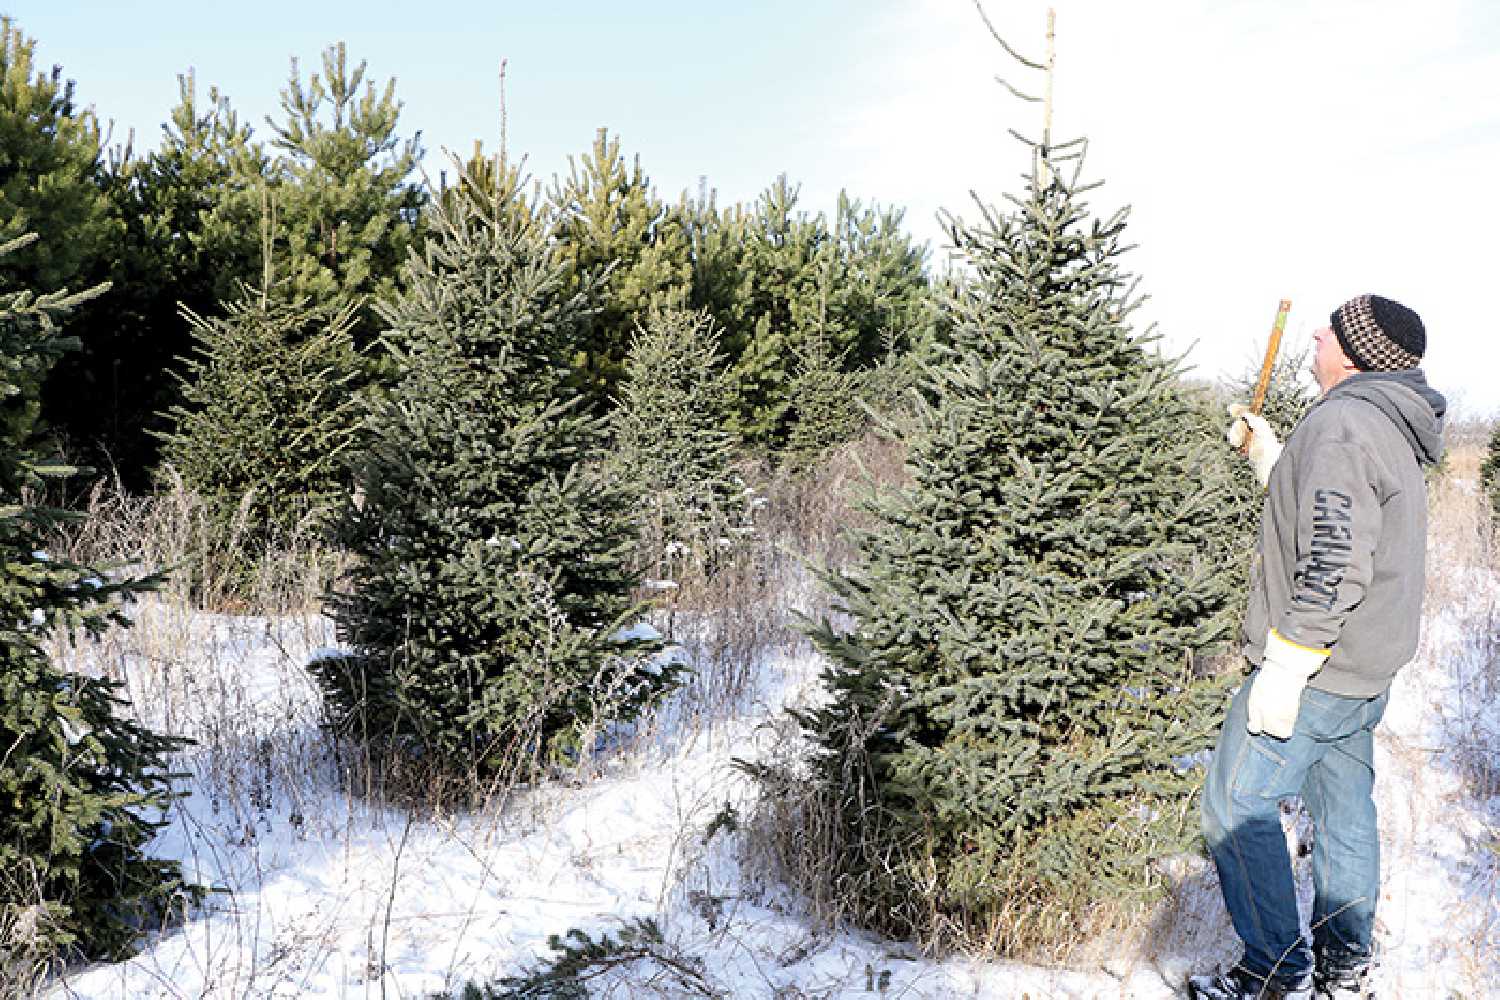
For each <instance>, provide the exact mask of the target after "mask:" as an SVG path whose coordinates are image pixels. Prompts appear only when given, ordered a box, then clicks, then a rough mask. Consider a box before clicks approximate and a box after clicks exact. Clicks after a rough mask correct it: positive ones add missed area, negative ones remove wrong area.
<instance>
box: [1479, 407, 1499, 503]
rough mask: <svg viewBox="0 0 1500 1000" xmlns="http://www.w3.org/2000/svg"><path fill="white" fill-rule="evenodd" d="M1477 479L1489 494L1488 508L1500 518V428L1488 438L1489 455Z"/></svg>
mask: <svg viewBox="0 0 1500 1000" xmlns="http://www.w3.org/2000/svg"><path fill="white" fill-rule="evenodd" d="M1479 479H1480V482H1481V483H1482V484H1483V486H1484V489H1485V492H1487V493H1488V494H1489V497H1490V506H1492V507H1494V508H1495V514H1496V516H1500V426H1497V427H1496V428H1495V433H1494V436H1492V437H1491V438H1490V450H1489V454H1488V455H1487V456H1486V457H1485V460H1484V464H1483V465H1482V466H1481V467H1480V470H1479Z"/></svg>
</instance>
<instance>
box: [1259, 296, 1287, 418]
mask: <svg viewBox="0 0 1500 1000" xmlns="http://www.w3.org/2000/svg"><path fill="white" fill-rule="evenodd" d="M1291 311H1292V300H1291V299H1282V300H1281V305H1279V306H1277V307H1276V322H1275V323H1274V324H1272V326H1271V339H1270V340H1269V341H1267V342H1266V358H1265V360H1264V361H1262V362H1261V363H1260V379H1259V380H1258V381H1256V383H1255V396H1254V397H1253V398H1252V399H1251V400H1250V412H1251V413H1259V412H1260V408H1261V407H1262V406H1265V405H1266V391H1267V390H1268V389H1270V388H1271V369H1273V368H1275V367H1276V352H1277V351H1279V350H1280V349H1281V335H1282V333H1284V332H1285V331H1286V317H1287V314H1288V313H1290V312H1291Z"/></svg>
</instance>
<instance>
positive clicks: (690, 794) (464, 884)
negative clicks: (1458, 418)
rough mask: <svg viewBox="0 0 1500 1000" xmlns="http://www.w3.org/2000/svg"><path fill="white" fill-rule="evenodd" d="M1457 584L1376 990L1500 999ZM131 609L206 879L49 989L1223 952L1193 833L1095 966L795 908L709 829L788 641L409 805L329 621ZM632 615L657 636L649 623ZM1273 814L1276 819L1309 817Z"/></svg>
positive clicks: (759, 981) (1424, 717)
mask: <svg viewBox="0 0 1500 1000" xmlns="http://www.w3.org/2000/svg"><path fill="white" fill-rule="evenodd" d="M1456 590H1457V594H1456V596H1455V597H1453V598H1451V599H1448V600H1445V601H1444V602H1443V603H1442V605H1441V607H1440V609H1439V610H1438V611H1437V612H1436V613H1435V614H1433V615H1432V616H1430V618H1429V621H1428V623H1427V628H1426V629H1425V634H1424V639H1423V645H1422V648H1421V650H1420V652H1419V655H1418V658H1417V660H1416V661H1415V662H1414V663H1413V664H1411V665H1410V666H1409V667H1408V668H1407V669H1406V670H1405V671H1403V673H1402V674H1401V675H1400V677H1399V678H1398V681H1397V684H1396V687H1395V690H1394V695H1393V698H1392V700H1391V707H1390V710H1389V713H1388V716H1387V719H1386V722H1385V725H1384V726H1383V727H1382V729H1381V730H1380V731H1379V736H1378V763H1377V773H1378V786H1377V792H1378V797H1379V805H1380V809H1381V813H1382V830H1383V837H1384V850H1385V863H1384V868H1385V884H1384V890H1383V894H1382V900H1381V910H1380V918H1379V919H1380V926H1379V941H1380V945H1381V948H1382V952H1383V962H1382V965H1381V967H1380V970H1379V973H1378V978H1377V981H1376V987H1377V992H1378V995H1380V996H1382V997H1434V998H1445V997H1448V996H1457V995H1461V996H1463V997H1469V998H1472V997H1480V996H1500V985H1497V984H1500V902H1497V886H1500V797H1497V794H1500V781H1497V780H1496V779H1497V776H1500V757H1497V754H1496V750H1497V748H1500V698H1497V697H1496V694H1497V692H1496V691H1495V690H1494V689H1493V687H1490V686H1489V685H1494V684H1495V683H1497V677H1500V671H1497V669H1496V665H1495V657H1496V652H1497V649H1500V630H1497V627H1496V626H1497V623H1500V613H1497V602H1500V596H1497V595H1500V581H1497V580H1496V579H1494V578H1493V576H1492V575H1489V574H1487V573H1483V572H1477V571H1476V572H1475V574H1474V575H1472V577H1470V578H1467V579H1466V580H1465V582H1464V584H1463V585H1462V586H1461V587H1459V588H1456ZM136 618H137V629H135V630H132V631H133V633H139V636H138V638H137V639H136V640H133V641H135V642H136V643H137V645H135V646H132V647H130V649H129V650H127V651H126V652H125V653H123V654H120V655H121V658H122V662H123V669H124V673H125V675H126V677H127V680H128V685H129V691H130V694H131V696H132V700H133V702H134V703H135V705H136V706H138V709H139V711H141V713H142V714H143V716H144V717H145V718H147V720H148V721H150V722H152V723H153V724H154V725H157V726H159V727H160V728H165V729H167V730H169V731H172V732H177V733H183V734H186V735H189V736H192V737H194V738H195V739H197V740H198V741H199V742H198V744H197V745H196V746H195V747H193V748H191V749H189V750H188V751H187V752H185V753H184V755H183V756H182V759H181V764H182V768H181V769H182V770H183V771H184V772H185V773H186V774H187V778H185V779H184V783H183V788H184V789H185V791H186V792H187V793H188V794H187V795H186V797H184V798H183V799H182V800H180V801H179V802H178V803H177V804H176V805H175V806H174V807H173V808H172V810H171V813H170V817H169V819H170V822H169V825H168V826H167V827H166V828H165V829H164V830H163V831H162V833H161V835H160V837H159V839H158V841H157V843H156V844H155V845H154V848H153V853H156V854H158V855H165V856H171V857H176V858H180V859H182V860H183V862H184V865H185V867H186V869H187V871H188V874H189V875H190V876H191V877H193V878H196V879H198V880H201V881H202V882H203V883H205V884H208V885H212V886H214V887H216V889H215V892H214V893H213V894H212V896H211V898H210V899H209V900H208V901H207V903H206V904H205V905H204V906H203V907H202V908H200V909H199V910H198V911H197V912H195V913H192V914H191V915H190V916H189V918H188V919H187V920H186V922H185V923H183V924H182V925H181V926H178V927H174V928H172V929H169V930H166V931H164V932H160V933H156V934H153V935H151V936H150V937H149V938H148V939H147V940H146V941H145V942H144V944H143V947H142V949H141V951H140V953H139V954H138V955H136V956H135V957H134V958H132V959H130V960H129V961H126V962H122V963H118V964H96V965H92V966H86V967H78V968H73V969H70V970H68V971H67V972H66V974H65V975H62V976H61V977H60V978H58V979H57V980H56V981H54V982H53V983H52V984H51V985H50V987H49V990H48V992H47V993H46V994H45V995H46V996H49V997H53V998H75V997H76V998H89V1000H105V998H111V1000H113V998H122V1000H123V998H156V997H162V998H167V997H171V998H178V997H203V998H229V997H250V998H282V997H376V996H379V997H416V996H427V995H429V994H432V993H437V992H439V991H450V992H451V991H455V990H457V989H458V988H459V987H461V986H462V985H463V984H464V983H466V982H469V981H490V980H492V979H494V978H496V977H498V976H502V975H514V974H516V973H518V972H520V971H521V970H523V969H525V968H527V967H531V966H534V964H535V963H536V962H538V961H539V960H541V959H545V958H546V957H548V956H549V955H550V954H551V953H550V951H549V949H548V947H547V938H548V936H549V935H553V934H557V935H561V934H564V933H566V932H567V931H568V930H569V929H570V928H580V929H582V930H586V931H588V932H589V933H591V934H595V935H598V934H601V933H618V932H619V931H620V930H621V928H623V927H624V926H626V924H627V922H628V921H631V920H635V919H641V918H648V917H650V918H655V919H656V920H658V922H659V924H660V926H661V928H662V931H663V933H664V935H665V937H666V939H667V941H668V942H669V943H670V945H671V947H672V948H673V949H674V951H675V952H676V953H678V954H681V955H685V956H692V957H694V958H697V959H699V960H701V961H702V963H703V965H702V969H703V970H704V974H705V976H706V978H707V980H708V981H709V982H710V983H711V984H712V985H713V987H714V988H715V989H717V990H718V991H720V995H723V996H726V997H751V998H759V997H764V998H772V997H820V998H836V997H864V996H871V995H877V994H880V995H885V996H891V997H904V998H944V997H1020V996H1030V997H1033V998H1044V997H1045V998H1086V997H1087V998H1092V997H1142V998H1155V997H1171V996H1174V995H1176V987H1177V986H1178V985H1179V984H1180V983H1181V982H1182V979H1183V977H1184V976H1185V975H1186V974H1187V973H1188V972H1189V971H1200V970H1203V969H1205V968H1208V967H1210V966H1212V965H1214V964H1215V963H1219V962H1227V961H1229V960H1232V959H1233V958H1234V957H1235V955H1236V953H1237V948H1236V946H1235V944H1234V942H1233V940H1232V937H1231V936H1230V935H1229V932H1228V929H1227V922H1226V919H1225V917H1224V914H1223V908H1222V904H1221V903H1220V902H1219V901H1218V896H1217V889H1216V887H1215V885H1214V884H1213V878H1212V872H1211V869H1210V868H1209V867H1208V866H1207V865H1206V864H1205V863H1204V862H1203V861H1202V859H1200V858H1184V859H1169V860H1168V861H1167V862H1166V863H1167V865H1168V867H1169V869H1170V870H1171V871H1172V873H1173V875H1174V877H1175V878H1176V880H1177V883H1176V885H1177V891H1176V897H1177V904H1178V905H1177V907H1176V910H1175V912H1174V914H1173V915H1172V916H1171V918H1170V919H1164V920H1163V922H1162V923H1161V925H1160V926H1159V927H1155V928H1153V929H1152V933H1149V934H1146V935H1144V936H1143V938H1142V943H1140V944H1132V945H1128V946H1125V945H1122V947H1121V948H1119V949H1117V951H1116V954H1115V957H1114V958H1112V959H1111V960H1109V961H1108V962H1107V963H1105V968H1103V969H1092V970H1062V969H1054V968H1046V967H1039V966H1028V965H1023V964H1019V963H1015V962H1002V961H993V960H982V959H978V958H951V959H947V960H943V961H937V960H932V959H928V958H924V957H923V956H921V955H919V954H917V953H916V952H915V951H913V949H912V948H911V947H910V946H908V945H905V944H901V943H897V942H890V941H883V940H880V939H878V938H876V937H873V936H871V935H868V934H864V933H860V932H857V931H849V930H827V929H823V928H820V927H818V926H816V925H815V924H814V923H812V922H811V921H810V920H809V919H807V918H806V917H805V915H804V914H803V910H802V907H801V905H800V903H799V901H798V900H797V899H796V898H794V897H793V896H792V895H791V894H790V893H789V892H788V891H787V890H786V889H785V888H783V887H780V886H778V885H776V884H774V883H770V882H767V881H766V880H765V879H764V878H763V877H762V876H761V875H759V874H757V873H756V872H755V871H753V870H751V869H750V868H749V866H747V865H746V864H745V862H744V860H743V859H744V857H745V850H746V843H745V834H744V832H743V831H742V830H739V829H733V828H720V829H718V830H717V832H716V833H715V834H714V836H713V837H712V838H708V839H706V838H705V834H706V833H707V831H708V830H709V829H710V827H711V826H715V825H716V824H715V819H716V817H721V816H722V815H724V814H725V811H726V807H728V808H729V809H732V810H733V812H734V814H735V815H738V816H739V817H745V816H747V815H749V814H750V813H751V811H752V810H753V806H754V794H755V790H754V788H753V787H752V786H751V784H750V783H749V781H748V779H747V778H745V777H744V775H743V774H742V772H741V771H740V770H738V769H737V768H735V766H734V765H733V760H734V758H742V759H755V758H756V757H757V756H758V755H763V754H764V753H766V752H767V746H768V741H772V740H774V739H776V738H777V736H776V735H775V730H776V726H775V720H778V719H782V718H783V717H784V710H785V708H786V707H787V706H788V705H793V704H801V703H806V702H808V701H809V700H810V699H815V698H817V697H818V691H819V686H818V680H817V678H818V672H819V669H820V664H819V662H818V660H817V658H816V657H815V656H814V655H813V654H811V653H808V652H806V651H805V650H791V651H788V650H784V649H783V650H781V651H779V652H772V653H770V654H768V655H767V657H766V658H765V659H764V661H763V662H761V663H760V664H759V665H758V669H757V671H756V674H755V681H754V685H755V686H754V688H753V689H752V690H751V691H749V692H747V693H746V695H745V696H744V697H742V698H741V699H739V701H738V702H737V706H736V707H737V710H736V711H733V712H725V713H722V714H719V715H717V716H715V715H713V714H712V713H710V714H707V715H705V713H703V712H701V711H698V712H695V711H690V710H689V709H688V707H687V706H686V704H685V703H682V702H679V703H675V704H673V705H669V706H668V707H667V708H666V709H664V710H663V711H662V712H661V713H660V715H659V717H658V718H657V719H656V720H655V723H654V724H647V725H644V726H642V727H639V728H638V729H637V730H635V731H634V732H633V733H632V734H631V736H630V738H629V739H627V740H625V741H623V742H616V743H611V745H610V748H609V749H608V750H607V751H606V752H605V754H604V756H603V757H602V759H599V760H596V761H593V762H591V763H590V764H589V765H588V766H589V767H590V768H591V769H592V770H591V771H585V770H583V769H580V771H579V772H578V773H577V774H575V775H572V776H569V777H565V778H563V779H561V780H557V781H554V782H552V783H549V784H547V785H545V786H542V787H538V788H532V789H529V790H525V791H524V792H523V793H522V794H520V795H518V796H514V797H511V798H509V799H508V800H507V801H505V802H503V803H499V804H497V805H495V806H493V807H490V808H481V809H478V810H476V811H474V812H471V813H463V814H452V815H437V816H414V815H412V814H409V813H406V812H403V811H400V810H397V809H394V808H386V807H380V806H377V805H373V804H372V803H371V801H370V800H368V799H365V798H362V797H360V796H358V795H355V794H349V793H348V792H346V791H345V790H344V780H343V777H342V775H341V773H340V772H341V768H342V767H343V764H342V763H341V758H340V756H339V752H338V751H337V750H336V749H335V748H334V747H333V746H332V745H331V744H330V741H329V739H328V738H327V737H326V736H325V734H323V732H322V731H321V730H320V728H319V704H318V693H317V688H316V685H315V684H314V683H313V682H312V680H311V678H310V677H309V675H308V673H307V670H306V667H305V665H306V664H307V663H308V662H310V661H311V660H313V659H316V658H322V657H328V656H338V655H340V650H339V648H338V646H337V643H336V639H335V636H334V630H333V628H332V626H331V624H330V623H329V622H328V621H327V620H325V619H322V618H319V617H316V616H300V617H299V616H291V617H288V618H285V619H267V618H251V617H234V616H222V615H207V614H192V615H184V614H183V613H181V612H180V611H174V610H173V609H171V608H168V607H167V606H165V605H164V604H161V603H160V602H157V601H155V599H148V600H147V601H146V602H144V603H143V604H142V605H141V606H140V607H138V609H137V610H136ZM629 634H630V635H633V636H636V637H639V638H657V637H659V633H658V632H657V631H656V630H655V629H653V628H652V627H651V626H649V625H646V624H644V623H642V625H640V626H638V627H637V628H636V629H633V630H631V632H630V633H629ZM108 654H109V647H106V646H99V647H97V648H96V649H95V650H94V653H93V654H90V653H89V651H88V648H87V647H85V648H84V649H83V650H82V651H81V652H80V654H79V655H81V656H85V657H86V656H88V655H95V656H97V657H100V658H103V657H105V656H106V655H108ZM663 655H665V656H671V657H674V658H676V659H678V660H685V659H686V658H687V657H688V652H687V651H686V650H685V649H684V647H682V646H674V647H672V648H671V649H670V650H669V651H668V652H667V653H666V654H663ZM84 666H85V667H88V666H92V667H93V668H96V669H97V668H100V667H101V666H102V664H99V663H95V664H84ZM1294 820H1295V817H1292V816H1289V824H1288V825H1289V836H1291V837H1293V838H1295V837H1297V836H1300V835H1302V834H1303V833H1305V831H1303V830H1302V829H1301V827H1300V825H1299V824H1298V823H1296V822H1294ZM1302 874H1303V884H1304V894H1305V893H1306V888H1305V886H1306V881H1307V880H1306V873H1305V872H1303V873H1302ZM658 972H659V970H658ZM634 975H635V978H633V979H632V978H631V976H632V972H631V971H630V970H625V971H623V972H622V973H621V974H619V975H617V976H615V977H613V978H610V977H605V978H604V979H603V980H601V981H600V983H599V984H598V985H599V990H598V993H599V995H609V996H618V997H634V996H658V995H668V994H667V993H663V992H659V990H658V987H660V988H661V989H665V987H664V986H662V985H661V984H662V983H663V982H664V980H662V979H661V977H659V976H658V977H657V978H656V979H653V978H652V977H651V976H650V974H649V970H643V971H638V972H636V973H634ZM678 995H681V994H678Z"/></svg>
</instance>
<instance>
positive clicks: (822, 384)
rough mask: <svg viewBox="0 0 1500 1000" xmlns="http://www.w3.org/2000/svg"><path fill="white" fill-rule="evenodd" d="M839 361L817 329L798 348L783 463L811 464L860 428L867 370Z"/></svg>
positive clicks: (798, 467)
mask: <svg viewBox="0 0 1500 1000" xmlns="http://www.w3.org/2000/svg"><path fill="white" fill-rule="evenodd" d="M840 361H841V359H839V358H836V357H834V356H833V353H832V351H831V350H830V349H829V345H828V341H827V339H826V338H825V337H823V336H821V335H814V336H812V337H810V338H809V339H808V342H807V343H806V344H805V345H804V347H803V349H802V359H801V362H800V364H799V365H798V368H797V371H796V374H795V375H794V376H793V378H792V383H791V389H790V392H789V393H788V395H789V397H790V399H791V406H790V410H789V421H790V424H791V431H790V432H789V433H788V435H787V443H786V449H785V452H784V460H785V462H786V464H787V466H788V467H790V468H792V469H794V470H797V471H805V470H808V469H812V468H814V467H815V466H816V465H817V463H818V461H819V460H820V459H822V458H823V456H824V455H825V454H827V453H828V451H829V450H830V449H832V448H834V447H836V446H838V445H840V444H843V443H844V442H846V441H850V440H853V439H854V438H855V437H857V436H858V435H859V434H860V432H861V431H863V430H864V427H865V414H866V411H865V410H864V408H863V406H862V405H861V402H862V401H861V397H862V396H863V395H864V394H865V391H866V382H865V378H864V376H865V375H866V374H867V373H866V372H851V371H846V370H845V369H844V367H843V365H842V364H841V363H840Z"/></svg>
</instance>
